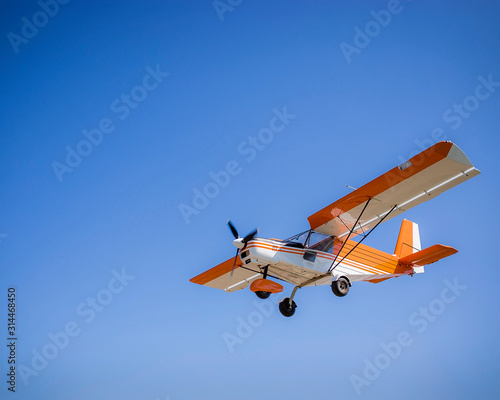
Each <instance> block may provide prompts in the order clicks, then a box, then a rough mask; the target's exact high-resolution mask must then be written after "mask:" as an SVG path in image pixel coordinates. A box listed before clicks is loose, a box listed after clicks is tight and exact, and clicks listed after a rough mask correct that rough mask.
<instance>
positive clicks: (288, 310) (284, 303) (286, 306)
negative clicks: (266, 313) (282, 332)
mask: <svg viewBox="0 0 500 400" xmlns="http://www.w3.org/2000/svg"><path fill="white" fill-rule="evenodd" d="M298 288H299V287H298V286H295V287H294V288H293V291H292V294H291V295H290V297H285V298H284V299H283V300H281V302H280V304H279V306H278V308H279V309H280V313H281V314H282V315H283V316H285V317H291V316H292V315H293V314H295V309H296V308H297V304H295V301H293V298H294V296H295V293H296V292H297V289H298Z"/></svg>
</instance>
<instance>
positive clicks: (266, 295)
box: [255, 290, 271, 300]
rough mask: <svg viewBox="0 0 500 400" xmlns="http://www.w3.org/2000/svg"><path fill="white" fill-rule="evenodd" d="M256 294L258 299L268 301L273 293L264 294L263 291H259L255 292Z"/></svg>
mask: <svg viewBox="0 0 500 400" xmlns="http://www.w3.org/2000/svg"><path fill="white" fill-rule="evenodd" d="M255 294H256V295H257V297H258V298H259V299H263V300H265V299H267V298H268V297H269V296H271V292H262V291H260V290H259V291H257V292H255Z"/></svg>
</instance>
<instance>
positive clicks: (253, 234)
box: [242, 228, 259, 248]
mask: <svg viewBox="0 0 500 400" xmlns="http://www.w3.org/2000/svg"><path fill="white" fill-rule="evenodd" d="M258 232H259V229H258V228H257V229H254V230H253V231H252V232H250V233H249V234H248V235H246V236H245V237H244V238H243V240H242V242H243V243H244V244H245V247H246V245H247V243H248V242H249V241H250V240H252V239H253V238H254V237H255V235H256V234H257V233H258ZM245 247H243V248H245Z"/></svg>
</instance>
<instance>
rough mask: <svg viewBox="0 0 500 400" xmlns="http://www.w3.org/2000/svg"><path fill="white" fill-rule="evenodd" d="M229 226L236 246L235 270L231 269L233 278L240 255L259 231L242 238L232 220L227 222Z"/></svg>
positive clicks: (255, 230)
mask: <svg viewBox="0 0 500 400" xmlns="http://www.w3.org/2000/svg"><path fill="white" fill-rule="evenodd" d="M227 225H228V226H229V229H230V230H231V233H232V234H233V236H234V240H233V244H234V245H235V246H236V255H235V256H234V262H233V268H232V269H231V276H233V271H234V267H235V266H236V260H237V259H238V254H239V253H240V251H243V250H245V247H247V244H248V242H249V241H250V240H252V239H253V238H254V237H255V235H257V233H258V232H259V229H258V228H256V229H254V230H253V231H252V232H250V233H249V234H248V235H246V236H245V237H243V238H241V237H240V235H239V234H238V230H237V229H236V227H235V226H234V225H233V223H232V222H231V220H229V221H227Z"/></svg>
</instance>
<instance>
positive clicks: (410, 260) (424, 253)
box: [399, 244, 458, 266]
mask: <svg viewBox="0 0 500 400" xmlns="http://www.w3.org/2000/svg"><path fill="white" fill-rule="evenodd" d="M457 251H458V250H456V249H454V248H453V247H450V246H443V245H442V244H435V245H434V246H431V247H427V248H426V249H423V250H420V251H417V252H416V253H413V254H410V255H409V256H406V257H403V258H400V259H399V262H400V263H401V264H404V265H419V266H422V265H428V264H432V263H433V262H436V261H439V260H441V259H442V258H445V257H448V256H451V255H452V254H455V253H457Z"/></svg>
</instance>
